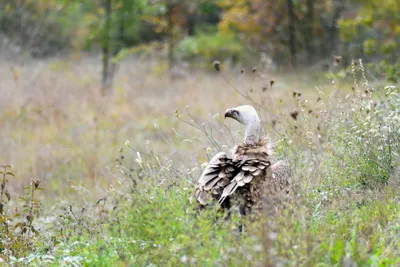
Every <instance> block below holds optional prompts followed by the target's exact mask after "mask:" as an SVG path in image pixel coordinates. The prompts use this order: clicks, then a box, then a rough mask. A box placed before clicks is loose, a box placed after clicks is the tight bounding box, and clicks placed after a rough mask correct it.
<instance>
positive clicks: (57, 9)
mask: <svg viewBox="0 0 400 267" xmlns="http://www.w3.org/2000/svg"><path fill="white" fill-rule="evenodd" d="M0 12H1V13H0V25H1V26H0V34H1V48H2V51H3V53H2V54H3V57H5V58H7V59H11V58H12V59H14V58H15V57H16V54H17V55H18V56H21V55H24V56H25V57H27V56H30V57H33V58H36V59H42V58H49V57H54V56H61V55H62V56H69V57H73V58H74V59H77V60H78V59H79V58H81V57H83V53H84V54H85V55H86V54H88V53H89V54H92V55H93V54H94V55H101V61H100V60H99V62H98V64H99V65H100V64H101V65H102V76H101V83H102V87H110V86H111V84H112V80H113V79H112V78H113V76H114V75H115V72H117V66H116V65H117V64H118V63H120V62H121V61H123V60H124V59H126V58H127V57H129V56H131V55H137V56H140V57H142V58H143V57H145V56H148V57H151V58H153V59H154V58H158V59H160V60H162V62H163V64H162V67H164V68H168V69H169V71H170V72H171V75H172V76H182V75H184V74H185V73H186V71H187V70H188V68H194V69H199V68H209V67H210V62H212V61H213V60H216V59H218V60H220V61H221V62H224V61H227V62H229V63H230V64H231V65H233V66H234V65H237V64H241V65H249V66H253V65H256V64H258V63H262V64H264V66H266V67H268V68H270V70H274V71H276V70H287V69H296V68H301V69H304V67H313V68H314V69H313V70H314V71H326V70H328V69H330V68H332V67H338V66H347V65H349V63H350V61H351V60H352V59H355V58H363V59H364V60H365V62H364V63H372V64H371V69H370V71H371V72H374V74H375V75H376V76H383V77H387V78H389V79H397V78H398V71H397V72H396V71H395V67H396V66H397V67H398V64H399V63H398V56H399V50H400V48H399V42H400V17H399V13H400V4H399V2H398V1H397V0H385V1H379V2H377V1H373V0H322V1H315V0H268V1H266V0H164V1H162V0H102V1H100V0H97V1H96V0H86V1H74V0H68V1H67V0H19V1H14V0H2V1H1V3H0ZM184 70H186V71H184ZM99 79H100V78H99Z"/></svg>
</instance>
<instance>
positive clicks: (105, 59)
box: [101, 0, 112, 95]
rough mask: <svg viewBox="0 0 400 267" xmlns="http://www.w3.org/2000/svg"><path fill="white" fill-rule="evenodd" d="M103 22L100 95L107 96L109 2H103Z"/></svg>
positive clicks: (109, 32)
mask: <svg viewBox="0 0 400 267" xmlns="http://www.w3.org/2000/svg"><path fill="white" fill-rule="evenodd" d="M104 11H105V18H104V19H105V22H104V27H103V36H102V39H103V40H102V53H103V55H102V63H103V66H102V67H103V70H102V79H101V81H102V83H101V84H102V93H103V95H105V94H107V92H108V91H109V90H110V87H111V84H110V75H111V60H110V58H111V26H112V24H111V0H105V1H104Z"/></svg>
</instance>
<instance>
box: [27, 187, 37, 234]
mask: <svg viewBox="0 0 400 267" xmlns="http://www.w3.org/2000/svg"><path fill="white" fill-rule="evenodd" d="M34 197H35V184H34V181H32V182H31V203H30V207H29V214H28V216H27V219H28V240H29V238H30V234H31V228H32V221H33V217H32V216H33V202H34V199H35V198H34Z"/></svg>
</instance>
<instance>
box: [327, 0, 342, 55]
mask: <svg viewBox="0 0 400 267" xmlns="http://www.w3.org/2000/svg"><path fill="white" fill-rule="evenodd" d="M344 8H345V7H344V0H333V15H332V21H331V30H330V38H329V39H330V40H329V42H330V47H331V53H333V54H332V56H334V55H335V54H336V53H337V42H338V25H337V22H338V20H339V18H340V16H341V15H342V12H343V11H344Z"/></svg>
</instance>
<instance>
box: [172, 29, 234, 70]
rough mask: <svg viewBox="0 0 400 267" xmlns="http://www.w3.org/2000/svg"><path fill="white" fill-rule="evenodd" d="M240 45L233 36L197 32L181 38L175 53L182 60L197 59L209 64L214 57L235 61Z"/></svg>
mask: <svg viewBox="0 0 400 267" xmlns="http://www.w3.org/2000/svg"><path fill="white" fill-rule="evenodd" d="M241 52H242V45H241V44H240V42H239V41H238V40H237V39H236V38H235V37H234V36H226V35H221V34H215V33H199V34H197V35H195V36H193V37H187V38H185V39H183V40H182V41H181V42H180V43H179V44H178V46H177V53H178V56H180V57H181V58H182V59H184V60H195V61H196V60H197V61H200V62H203V63H205V64H209V62H212V61H213V60H215V59H219V60H226V59H233V61H237V60H238V59H239V57H240V54H241Z"/></svg>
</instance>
